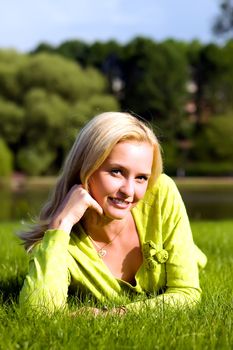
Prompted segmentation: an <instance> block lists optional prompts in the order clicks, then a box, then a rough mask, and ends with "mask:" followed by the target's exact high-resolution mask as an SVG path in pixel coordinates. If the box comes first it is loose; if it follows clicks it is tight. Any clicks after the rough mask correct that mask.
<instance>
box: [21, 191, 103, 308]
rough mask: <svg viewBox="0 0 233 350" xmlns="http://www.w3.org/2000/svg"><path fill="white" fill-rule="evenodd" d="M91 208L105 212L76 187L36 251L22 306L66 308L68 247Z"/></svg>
mask: <svg viewBox="0 0 233 350" xmlns="http://www.w3.org/2000/svg"><path fill="white" fill-rule="evenodd" d="M88 208H93V209H95V210H96V211H97V212H98V213H99V214H102V212H103V211H102V208H101V207H100V206H99V204H98V203H97V202H96V201H95V200H94V199H93V198H92V197H91V196H90V195H89V193H88V192H87V191H86V190H85V189H84V188H83V187H82V185H75V186H73V187H72V188H71V190H70V191H69V192H68V194H67V196H66V197H65V199H64V201H63V202H62V203H61V205H60V207H59V208H58V210H57V212H56V214H55V216H54V217H53V218H52V219H51V223H50V226H49V227H50V229H49V230H47V231H46V232H45V234H44V237H43V239H42V241H41V242H39V243H38V244H37V245H36V246H35V247H34V248H33V250H32V253H31V254H30V260H29V272H28V275H27V276H26V278H25V281H24V285H23V288H22V291H21V293H20V305H25V306H30V307H36V308H37V309H41V310H42V312H43V311H44V310H45V309H46V310H47V311H49V312H52V311H54V310H56V309H59V308H62V307H64V306H65V304H66V299H67V292H68V286H69V272H68V256H69V255H68V245H69V240H70V232H71V229H72V227H73V226H74V224H76V223H77V222H79V221H80V219H81V218H82V216H83V214H84V213H85V211H86V210H87V209H88Z"/></svg>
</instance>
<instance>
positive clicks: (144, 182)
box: [20, 112, 206, 314]
mask: <svg viewBox="0 0 233 350" xmlns="http://www.w3.org/2000/svg"><path fill="white" fill-rule="evenodd" d="M161 173H162V159H161V153H160V146H159V143H158V140H157V138H156V136H155V135H154V133H153V132H152V130H151V129H150V128H149V127H148V126H147V125H146V124H145V123H143V122H142V121H141V120H139V119H137V118H135V117H134V116H132V115H130V114H128V113H118V112H109V113H103V114H100V115H99V116H96V117H95V118H94V119H92V120H91V121H90V122H89V123H88V124H87V125H86V126H85V127H84V128H83V129H82V131H81V132H80V134H79V135H78V137H77V139H76V141H75V143H74V145H73V148H72V149H71V151H70V153H69V155H68V157H67V160H66V162H65V164H64V167H63V171H62V173H61V176H60V179H59V181H58V183H57V185H56V187H55V189H54V192H53V195H52V198H51V200H50V201H49V202H48V203H47V204H46V205H45V207H44V208H43V210H42V212H41V215H40V218H39V222H38V224H37V225H36V226H35V227H34V228H33V229H32V230H31V232H29V233H24V234H22V235H21V237H22V239H23V240H24V242H25V246H26V248H27V249H28V250H29V251H30V268H29V273H28V275H27V277H26V279H25V282H24V286H23V289H22V291H21V293H20V303H21V305H25V304H26V305H28V306H31V307H37V308H38V307H39V308H44V307H45V308H46V309H47V310H49V311H54V310H56V309H60V308H62V307H64V306H65V305H66V302H67V295H68V287H69V290H73V291H75V293H76V294H77V295H84V296H89V295H90V294H91V295H92V296H93V297H94V298H95V299H96V300H99V301H100V302H103V303H105V302H108V301H110V302H111V303H112V305H113V306H114V305H116V306H117V307H113V308H112V309H111V312H119V313H123V312H125V311H127V310H134V311H135V310H140V309H141V308H142V307H143V306H147V307H150V308H153V307H158V306H159V305H171V306H173V307H177V306H178V307H180V306H184V305H188V306H191V305H193V304H195V303H196V302H197V301H198V300H199V298H200V294H201V290H200V286H199V278H198V265H202V266H204V265H205V260H206V258H205V256H204V254H203V253H201V252H200V250H199V249H198V248H197V247H196V246H195V244H194V243H193V239H192V233H191V230H190V225H189V221H188V217H187V214H186V210H185V207H184V204H183V202H182V199H181V197H180V194H179V192H178V190H177V188H176V186H175V184H174V182H173V181H172V180H171V179H170V178H169V177H168V176H166V175H164V174H161ZM143 296H144V300H141V299H142V297H143ZM127 298H128V299H127ZM137 298H138V299H140V300H139V301H135V299H136V300H137ZM133 299H134V302H132V300H133ZM123 301H124V305H122V302H123ZM91 310H92V311H93V313H94V314H98V313H100V312H102V309H99V308H93V309H91Z"/></svg>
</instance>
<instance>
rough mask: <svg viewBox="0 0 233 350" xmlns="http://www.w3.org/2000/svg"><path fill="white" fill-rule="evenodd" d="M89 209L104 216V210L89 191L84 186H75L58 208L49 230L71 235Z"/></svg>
mask: <svg viewBox="0 0 233 350" xmlns="http://www.w3.org/2000/svg"><path fill="white" fill-rule="evenodd" d="M88 208H92V209H94V210H96V211H97V213H99V214H100V215H101V214H103V209H102V208H101V206H100V205H99V204H98V203H97V202H96V200H95V199H94V198H93V197H91V195H90V194H89V193H88V192H87V190H85V189H84V188H83V186H82V185H74V186H73V187H71V189H70V191H69V192H68V193H67V195H66V197H65V199H64V200H63V202H62V203H61V205H60V206H59V207H58V210H57V213H56V214H55V216H54V218H53V219H52V221H51V224H50V225H49V228H52V229H53V228H56V229H61V230H64V231H66V232H67V233H70V231H71V229H72V227H73V226H74V225H75V224H76V223H78V222H79V221H80V219H81V218H82V216H83V215H84V213H85V211H86V210H87V209H88Z"/></svg>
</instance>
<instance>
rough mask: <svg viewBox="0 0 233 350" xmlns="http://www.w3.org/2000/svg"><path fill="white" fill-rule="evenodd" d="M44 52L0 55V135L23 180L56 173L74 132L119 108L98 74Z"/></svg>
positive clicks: (90, 69)
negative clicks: (94, 118)
mask: <svg viewBox="0 0 233 350" xmlns="http://www.w3.org/2000/svg"><path fill="white" fill-rule="evenodd" d="M46 48H47V49H48V47H46ZM50 49H51V50H50V53H40V54H36V55H32V56H29V55H22V54H19V53H16V52H14V51H0V91H1V96H0V119H1V127H0V136H1V137H2V138H3V139H4V140H5V142H6V143H7V144H8V145H10V146H11V148H12V150H13V153H14V158H15V159H16V161H15V164H16V166H17V170H20V171H23V172H25V173H26V174H28V175H40V174H45V173H51V172H57V171H58V169H59V168H60V166H61V163H62V161H63V159H64V155H65V153H66V152H67V150H68V149H69V148H70V147H71V145H72V143H73V141H74V138H75V136H76V135H77V132H78V130H79V129H80V127H82V126H83V124H84V123H85V122H86V121H87V120H89V119H90V118H91V117H92V116H93V115H95V114H97V113H99V112H102V111H103V110H105V111H106V110H108V109H113V110H118V109H119V106H118V103H117V101H116V99H115V98H114V97H113V96H110V95H109V94H108V93H107V81H106V79H105V77H104V76H103V75H102V74H101V73H100V72H99V71H97V70H96V69H95V68H93V67H88V68H86V69H84V68H81V66H80V65H79V64H78V63H75V62H72V61H71V60H68V59H65V58H63V57H61V56H59V55H56V54H55V53H52V48H50Z"/></svg>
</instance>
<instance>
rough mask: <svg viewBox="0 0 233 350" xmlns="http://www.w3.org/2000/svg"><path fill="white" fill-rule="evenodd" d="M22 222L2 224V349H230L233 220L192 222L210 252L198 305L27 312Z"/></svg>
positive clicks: (232, 339) (200, 242)
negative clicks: (120, 311)
mask: <svg viewBox="0 0 233 350" xmlns="http://www.w3.org/2000/svg"><path fill="white" fill-rule="evenodd" d="M18 227H19V224H18V223H2V224H0V242H1V244H0V281H1V282H0V283H1V285H0V290H1V292H0V293H1V298H0V299H1V300H0V349H4V350H5V349H10V350H11V349H185V350H186V349H201V350H202V349H216V350H217V349H231V348H232V346H233V335H232V319H233V312H232V305H233V288H232V287H233V286H232V284H233V283H232V280H233V278H232V266H233V254H232V251H233V221H217V222H204V221H200V222H193V223H192V228H193V234H194V238H195V241H196V243H197V244H198V245H199V247H200V248H201V249H202V250H203V251H204V252H205V253H206V254H207V256H208V265H207V267H206V269H205V271H204V272H202V273H201V285H202V289H203V298H202V302H201V303H200V305H198V306H197V308H196V309H194V310H186V311H184V310H180V311H177V310H176V311H174V310H165V311H164V312H161V311H158V310H144V311H142V312H141V313H140V314H138V315H136V314H134V313H128V314H126V315H125V316H123V317H118V316H105V317H97V318H95V317H93V316H90V315H79V316H78V317H76V318H71V317H69V316H68V315H67V314H61V313H59V314H56V315H54V316H53V317H51V318H49V317H47V316H43V315H40V316H39V315H38V316H35V315H33V316H30V315H25V314H24V312H23V310H20V308H19V307H18V305H17V297H18V293H19V290H20V288H21V285H22V281H23V278H24V276H25V273H26V270H27V256H26V254H25V252H24V250H23V247H22V246H20V244H19V243H20V242H19V240H18V239H17V238H16V237H15V235H14V231H15V230H16V229H17V228H18Z"/></svg>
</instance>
